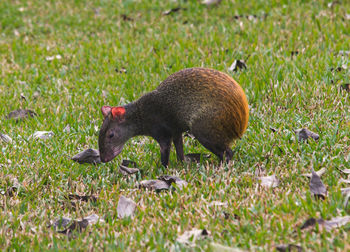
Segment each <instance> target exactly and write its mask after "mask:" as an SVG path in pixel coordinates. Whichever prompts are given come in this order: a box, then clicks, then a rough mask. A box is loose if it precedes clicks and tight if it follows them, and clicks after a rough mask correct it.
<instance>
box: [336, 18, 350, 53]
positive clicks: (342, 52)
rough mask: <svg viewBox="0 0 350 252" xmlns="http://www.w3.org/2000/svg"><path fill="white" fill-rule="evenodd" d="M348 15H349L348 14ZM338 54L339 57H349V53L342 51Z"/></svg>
mask: <svg viewBox="0 0 350 252" xmlns="http://www.w3.org/2000/svg"><path fill="white" fill-rule="evenodd" d="M348 15H350V14H348ZM349 19H350V18H349ZM338 54H339V55H340V56H349V55H350V51H343V50H341V51H339V52H338Z"/></svg>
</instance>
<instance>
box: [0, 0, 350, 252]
mask: <svg viewBox="0 0 350 252" xmlns="http://www.w3.org/2000/svg"><path fill="white" fill-rule="evenodd" d="M349 50H350V2H349V1H345V0H342V1H334V2H328V1H284V0H281V1H277V0H276V1H275V0H273V1H262V0H260V1H229V0H223V1H222V2H221V3H220V4H218V5H215V4H214V5H210V6H206V5H204V4H201V2H200V1H194V0H193V1H185V0H184V1H155V0H152V1H142V0H125V1H121V0H120V1H107V0H101V1H96V0H93V1H79V0H77V1H67V0H65V1H44V0H37V1H33V0H28V1H10V0H5V1H1V2H0V63H1V67H0V122H1V129H0V133H2V134H6V135H8V136H9V137H10V138H11V139H12V142H6V141H4V140H1V138H0V147H1V155H0V193H1V194H0V208H1V211H0V248H1V249H3V250H24V251H31V250H47V249H53V250H67V249H69V250H82V251H86V250H113V251H115V250H120V251H122V250H129V251H134V250H137V249H138V250H147V251H148V250H157V251H158V250H159V251H161V250H164V251H168V250H173V251H175V250H189V249H191V250H195V251H202V250H204V251H212V250H214V251H225V249H227V250H228V249H229V248H231V249H232V250H233V248H235V249H237V251H240V250H242V251H273V250H275V249H277V246H279V245H288V244H293V245H298V246H300V247H301V248H302V249H304V250H306V251H331V250H332V251H349V250H350V239H349V231H350V224H349V223H343V224H345V225H342V226H336V227H334V226H332V228H327V226H326V225H324V223H323V222H322V221H318V224H316V225H314V226H311V227H309V228H305V229H303V228H301V227H302V225H303V224H304V223H305V221H306V220H308V219H310V218H315V219H319V218H322V219H323V220H325V221H329V220H331V219H332V218H335V217H340V216H349V215H350V207H349V206H348V205H347V197H348V196H346V195H344V193H342V191H341V189H342V188H346V187H348V186H349V185H348V184H347V183H346V181H345V182H344V180H346V179H347V178H348V177H347V176H348V174H347V173H344V172H342V170H345V169H349V168H350V105H349V104H350V93H349V84H348V83H350V74H349V73H350V71H349V69H350V52H349ZM235 60H243V61H244V62H245V64H246V68H244V67H243V68H241V69H237V70H236V71H232V69H231V70H230V66H231V65H232V64H233V62H234V61H235ZM188 67H209V68H214V69H217V70H220V71H223V72H225V73H228V74H229V75H230V76H232V77H233V78H234V79H236V80H237V81H238V82H239V83H240V85H241V86H242V88H243V89H244V91H245V93H246V95H247V98H248V101H249V107H250V118H249V126H248V129H247V131H246V133H245V135H244V137H243V138H242V139H241V140H238V141H236V142H235V143H234V145H233V146H232V149H233V151H234V155H233V161H232V162H231V163H229V164H228V165H226V164H225V165H221V164H220V163H219V161H218V159H217V158H216V157H215V156H214V155H211V157H210V158H203V159H202V160H201V163H199V164H197V163H181V162H178V161H177V160H176V155H175V151H174V148H173V149H172V152H171V156H170V165H169V167H168V168H164V167H162V166H161V164H160V154H159V146H158V144H157V143H156V142H155V141H154V140H153V139H151V138H148V137H136V138H133V139H131V140H129V142H128V143H127V144H126V146H125V148H124V150H123V152H122V153H121V154H120V155H119V156H118V157H117V158H115V159H114V160H113V161H112V162H109V163H105V164H97V165H93V164H78V163H76V162H73V161H72V160H71V157H72V156H74V155H75V154H77V153H78V152H80V151H83V150H85V149H87V148H95V149H98V143H97V141H98V132H99V128H100V126H101V124H102V120H103V116H102V114H101V111H100V109H101V106H103V105H123V104H126V103H129V102H131V101H134V100H135V99H137V98H138V97H140V96H141V95H142V94H145V93H147V92H149V91H151V90H153V89H154V88H156V87H157V86H158V85H159V83H160V82H161V81H162V80H164V79H165V78H166V77H167V76H169V75H170V74H172V73H175V72H176V71H178V70H181V69H183V68H188ZM17 109H30V110H32V111H34V112H35V113H36V116H34V117H28V118H24V119H20V120H15V119H8V118H7V115H8V114H9V113H10V112H11V111H14V110H17ZM301 128H307V129H309V130H311V131H313V132H315V133H317V134H318V135H319V139H318V140H312V139H309V140H308V141H298V137H297V135H296V133H295V130H297V129H301ZM36 131H52V132H53V134H54V135H53V136H52V137H51V138H48V139H45V140H43V139H35V138H34V137H33V136H32V135H33V134H34V133H35V132H36ZM184 140H185V141H184V150H185V153H207V154H209V153H210V152H209V151H208V150H206V149H205V148H204V147H202V146H201V145H200V144H199V143H198V142H197V141H196V140H195V139H192V138H190V137H185V138H184ZM123 159H128V160H133V161H135V162H136V163H137V166H138V167H139V168H140V170H141V171H142V172H139V173H138V174H136V175H130V176H124V175H122V174H121V173H120V172H119V165H120V163H121V162H122V160H123ZM322 168H325V173H324V174H323V175H322V176H321V179H322V182H323V183H324V185H325V187H326V188H327V195H326V196H325V199H324V200H322V199H317V198H315V197H314V195H313V193H312V192H311V191H310V189H309V181H310V179H309V178H307V177H306V176H304V175H303V174H306V173H311V170H312V169H314V170H315V171H318V170H320V169H322ZM345 171H346V170H345ZM164 174H166V175H175V176H177V177H179V178H181V179H183V180H185V181H187V182H188V186H187V187H184V188H183V189H181V188H177V187H176V186H174V188H175V189H174V190H168V191H161V192H156V191H152V190H144V189H139V188H138V183H139V182H140V181H141V180H145V179H156V178H158V177H159V176H161V175H164ZM272 175H275V176H276V177H277V178H278V180H279V181H280V183H279V184H278V186H276V187H268V186H264V185H263V182H262V180H261V179H260V177H263V176H272ZM72 195H78V196H86V198H88V200H87V201H85V200H81V199H82V198H81V199H80V200H79V199H77V198H74V196H72ZM122 195H123V196H125V197H127V198H130V199H132V200H133V201H134V202H135V203H136V204H137V206H136V210H135V212H134V216H133V217H127V218H118V211H117V205H118V201H119V199H120V197H121V196H122ZM78 196H76V197H78ZM92 196H94V197H92ZM91 214H96V215H98V216H99V217H100V221H99V222H98V223H96V224H90V225H88V226H87V227H86V228H81V229H79V228H77V229H75V230H71V232H69V234H67V233H65V232H59V230H61V231H62V230H64V229H65V228H64V227H63V226H60V227H58V229H55V228H54V227H53V226H52V224H53V223H54V222H55V220H57V219H59V218H61V217H67V218H68V217H69V218H71V219H73V220H82V218H84V217H86V216H89V215H91ZM72 229H73V228H72ZM193 229H200V230H203V229H205V230H206V231H204V232H202V233H203V234H207V233H208V235H202V236H205V237H202V236H200V237H198V239H196V237H194V238H192V239H189V240H188V241H187V242H183V241H181V239H180V240H178V238H179V237H180V236H181V235H183V234H184V233H185V232H186V231H190V230H193ZM185 240H186V239H185ZM220 249H221V250H220Z"/></svg>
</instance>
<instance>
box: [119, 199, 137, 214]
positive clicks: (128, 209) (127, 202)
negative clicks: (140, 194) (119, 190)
mask: <svg viewBox="0 0 350 252" xmlns="http://www.w3.org/2000/svg"><path fill="white" fill-rule="evenodd" d="M135 209H136V203H135V202H134V201H133V200H131V199H129V198H126V197H124V196H123V195H121V196H120V198H119V201H118V206H117V212H118V218H120V219H122V218H125V217H129V216H133V215H134V212H135Z"/></svg>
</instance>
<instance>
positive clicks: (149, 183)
mask: <svg viewBox="0 0 350 252" xmlns="http://www.w3.org/2000/svg"><path fill="white" fill-rule="evenodd" d="M139 188H145V189H149V190H155V191H162V190H168V189H169V188H170V186H169V185H168V183H167V182H165V181H163V180H155V179H151V180H142V181H141V182H140V184H139Z"/></svg>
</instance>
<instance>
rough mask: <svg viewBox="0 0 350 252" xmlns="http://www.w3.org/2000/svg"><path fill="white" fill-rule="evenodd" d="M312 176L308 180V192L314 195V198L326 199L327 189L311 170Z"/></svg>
mask: <svg viewBox="0 0 350 252" xmlns="http://www.w3.org/2000/svg"><path fill="white" fill-rule="evenodd" d="M311 172H312V176H311V179H310V185H309V186H310V191H311V192H312V193H313V194H314V195H315V198H321V199H325V198H326V193H327V189H326V187H325V186H324V184H323V183H322V181H321V179H320V177H319V176H318V175H317V173H316V172H315V171H314V169H312V171H311Z"/></svg>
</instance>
